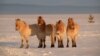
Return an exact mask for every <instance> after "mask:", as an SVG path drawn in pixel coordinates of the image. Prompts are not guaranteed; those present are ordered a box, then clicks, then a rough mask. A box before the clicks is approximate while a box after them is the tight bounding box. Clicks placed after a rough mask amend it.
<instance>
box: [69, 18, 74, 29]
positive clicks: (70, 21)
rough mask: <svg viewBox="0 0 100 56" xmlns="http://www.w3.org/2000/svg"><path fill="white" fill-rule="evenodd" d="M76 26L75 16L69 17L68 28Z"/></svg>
mask: <svg viewBox="0 0 100 56" xmlns="http://www.w3.org/2000/svg"><path fill="white" fill-rule="evenodd" d="M74 26H75V22H74V20H73V18H70V17H69V18H68V25H67V28H68V29H74Z"/></svg>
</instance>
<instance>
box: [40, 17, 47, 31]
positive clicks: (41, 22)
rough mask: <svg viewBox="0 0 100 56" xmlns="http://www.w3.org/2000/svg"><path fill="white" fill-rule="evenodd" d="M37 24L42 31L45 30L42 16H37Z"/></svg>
mask: <svg viewBox="0 0 100 56" xmlns="http://www.w3.org/2000/svg"><path fill="white" fill-rule="evenodd" d="M38 25H39V27H40V29H41V30H42V31H45V28H46V23H45V21H44V19H43V18H42V16H39V17H38Z"/></svg>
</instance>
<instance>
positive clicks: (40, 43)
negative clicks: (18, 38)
mask: <svg viewBox="0 0 100 56" xmlns="http://www.w3.org/2000/svg"><path fill="white" fill-rule="evenodd" d="M38 48H42V39H40V40H39V46H38Z"/></svg>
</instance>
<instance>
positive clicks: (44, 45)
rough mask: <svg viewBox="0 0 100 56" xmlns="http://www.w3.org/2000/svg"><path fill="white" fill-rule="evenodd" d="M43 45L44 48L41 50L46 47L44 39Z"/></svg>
mask: <svg viewBox="0 0 100 56" xmlns="http://www.w3.org/2000/svg"><path fill="white" fill-rule="evenodd" d="M43 45H44V47H43V48H45V47H46V44H45V39H43Z"/></svg>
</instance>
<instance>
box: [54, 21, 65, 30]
mask: <svg viewBox="0 0 100 56" xmlns="http://www.w3.org/2000/svg"><path fill="white" fill-rule="evenodd" d="M56 30H57V31H59V30H60V31H61V32H64V23H63V21H62V20H59V21H58V22H57V23H56Z"/></svg>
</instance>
